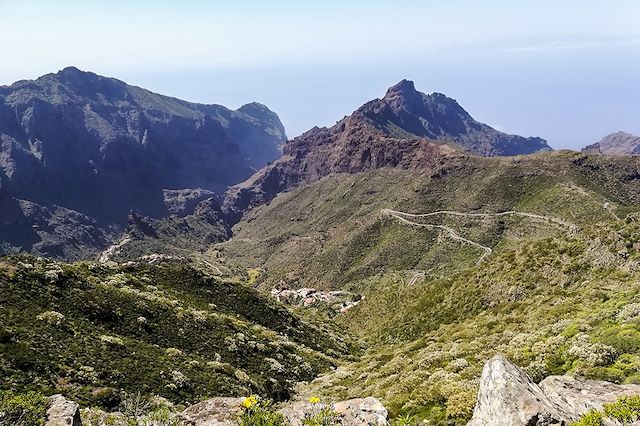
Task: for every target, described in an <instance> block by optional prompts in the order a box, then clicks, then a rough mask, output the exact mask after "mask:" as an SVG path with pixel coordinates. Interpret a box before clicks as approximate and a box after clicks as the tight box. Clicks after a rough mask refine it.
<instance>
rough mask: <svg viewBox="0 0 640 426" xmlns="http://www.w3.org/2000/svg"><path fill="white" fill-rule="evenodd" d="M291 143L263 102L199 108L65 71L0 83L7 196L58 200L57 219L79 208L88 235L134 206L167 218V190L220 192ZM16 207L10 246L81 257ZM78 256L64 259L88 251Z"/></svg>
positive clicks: (0, 184) (50, 226)
mask: <svg viewBox="0 0 640 426" xmlns="http://www.w3.org/2000/svg"><path fill="white" fill-rule="evenodd" d="M285 140H286V135H285V130H284V126H283V125H282V123H281V122H280V119H279V118H278V116H277V115H276V114H275V113H273V112H272V111H270V110H269V109H268V108H267V107H266V106H264V105H261V104H258V103H255V102H253V103H248V104H245V105H243V106H241V107H240V108H238V109H237V110H231V109H228V108H226V107H224V106H221V105H215V104H212V105H206V104H196V103H191V102H187V101H183V100H180V99H177V98H172V97H168V96H164V95H160V94H156V93H153V92H151V91H148V90H146V89H143V88H140V87H137V86H130V85H128V84H126V83H125V82H123V81H121V80H118V79H115V78H110V77H103V76H100V75H97V74H95V73H91V72H86V71H80V70H79V69H77V68H75V67H67V68H65V69H63V70H61V71H59V72H57V73H50V74H46V75H44V76H41V77H40V78H37V79H35V80H21V81H19V82H16V83H14V84H13V85H11V86H2V87H0V141H1V145H0V192H2V194H3V195H2V197H0V202H2V203H3V205H5V204H6V205H7V206H8V207H7V208H8V209H9V207H11V205H15V203H16V202H18V201H17V200H21V201H19V202H18V203H20V202H24V201H26V202H29V203H32V204H34V205H36V206H39V207H38V208H37V209H36V210H38V209H40V210H41V211H43V212H44V211H45V210H47V209H51V208H54V206H55V208H54V209H55V210H56V212H58V213H59V216H60V215H61V216H60V220H59V222H65V221H66V222H74V220H75V219H74V217H75V216H74V215H75V213H72V212H76V213H77V214H79V215H82V216H86V217H89V218H91V219H94V220H95V222H96V223H95V224H94V225H92V226H93V228H94V230H93V231H91V232H97V233H106V231H105V230H106V229H107V228H109V227H112V226H116V227H120V228H122V227H124V226H125V225H126V223H127V217H128V213H129V211H130V210H135V211H137V212H139V213H140V214H142V215H145V216H150V217H152V218H161V217H165V216H168V215H169V214H170V206H168V205H167V204H166V202H165V197H164V194H165V191H166V190H196V189H203V190H208V191H213V192H218V193H221V192H223V191H224V189H225V188H226V187H227V186H229V185H231V184H234V183H237V182H240V181H242V180H244V179H246V178H247V177H249V176H250V175H252V174H253V172H254V171H255V170H256V169H259V168H261V167H262V166H264V165H265V164H267V163H268V162H269V161H272V160H275V159H276V158H278V157H279V156H280V150H281V145H282V144H283V142H284V141H285ZM11 200H14V201H11ZM23 204H24V203H23ZM58 207H61V208H64V209H66V210H65V211H63V210H60V209H58ZM3 209H4V207H3ZM10 210H11V211H13V212H14V213H15V214H14V215H13V216H12V217H8V215H7V217H5V218H4V220H3V222H2V224H1V226H2V234H3V236H4V235H8V236H10V237H11V238H10V241H8V243H10V244H12V245H14V246H21V247H23V248H25V249H26V250H30V251H34V252H36V253H39V254H49V255H55V256H58V257H60V254H59V253H63V255H62V257H65V256H67V255H66V254H65V253H67V252H68V253H71V252H72V251H74V252H75V250H74V248H73V244H72V243H71V242H70V239H69V238H66V233H65V232H62V231H60V232H58V231H57V230H56V229H58V228H60V227H59V226H58V225H57V224H56V223H53V222H52V221H51V220H49V219H47V217H48V216H47V214H46V212H45V215H44V216H42V215H40V216H38V215H36V216H37V217H31V216H33V215H32V214H31V213H33V212H34V211H36V210H34V209H30V211H29V212H27V211H25V210H24V209H22V210H20V209H18V210H16V209H14V208H13V207H11V209H10ZM66 211H69V212H71V213H68V214H67V213H65V212H66ZM43 224H44V226H42V225H43ZM36 225H37V226H38V227H37V228H35V226H36ZM17 228H20V229H22V230H23V231H21V232H22V236H21V235H19V234H20V232H17V231H15V230H16V229H17ZM78 238H82V236H81V235H80V236H78ZM3 239H4V238H3ZM65 239H66V240H69V241H67V242H68V243H69V244H67V243H66V242H65ZM105 239H108V238H106V237H105ZM34 246H37V247H35V249H34ZM53 246H56V247H55V248H54V247H53ZM98 248H99V249H101V248H103V247H98ZM80 252H84V255H83V254H82V253H80ZM80 252H75V253H74V254H73V255H71V254H69V257H67V258H73V259H77V258H82V257H86V255H87V254H89V253H91V251H90V250H89V251H87V250H85V249H84V248H83V249H82V250H80Z"/></svg>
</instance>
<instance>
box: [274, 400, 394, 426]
mask: <svg viewBox="0 0 640 426" xmlns="http://www.w3.org/2000/svg"><path fill="white" fill-rule="evenodd" d="M325 407H326V406H325V405H324V404H320V403H316V404H311V403H310V402H306V401H296V402H293V403H288V404H287V405H286V406H285V407H284V408H282V409H281V410H280V412H281V413H282V415H284V417H285V419H286V420H287V422H288V423H289V424H290V425H291V426H302V425H303V424H304V423H303V420H304V419H305V416H307V415H309V414H313V413H314V412H317V411H318V410H320V409H323V408H325ZM331 409H332V410H333V412H335V413H336V415H337V418H338V421H339V422H340V424H341V425H342V426H385V425H386V424H387V416H388V412H387V409H386V408H385V407H384V405H382V403H381V402H380V401H378V400H377V399H376V398H373V397H367V398H356V399H349V400H346V401H340V402H336V403H335V404H332V405H331Z"/></svg>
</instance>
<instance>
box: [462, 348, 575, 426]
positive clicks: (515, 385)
mask: <svg viewBox="0 0 640 426" xmlns="http://www.w3.org/2000/svg"><path fill="white" fill-rule="evenodd" d="M566 418H567V414H566V413H564V412H563V410H562V408H561V407H560V406H558V405H556V404H555V403H554V402H552V401H551V400H549V398H547V396H546V395H545V394H544V393H543V392H542V390H541V389H540V387H539V386H538V385H536V384H535V383H534V382H533V380H531V378H530V377H529V376H528V375H527V373H525V372H524V371H523V370H521V369H520V368H518V367H516V366H515V365H514V364H512V363H510V362H509V361H507V360H506V359H505V358H504V357H502V356H500V355H497V356H495V357H493V358H492V359H491V360H489V361H488V362H487V363H486V364H485V366H484V369H483V371H482V378H481V379H480V391H479V392H478V400H477V402H476V407H475V409H474V411H473V417H472V418H471V421H470V422H469V423H468V425H467V426H520V425H522V426H543V425H545V426H546V425H562V424H564V421H565V419H566Z"/></svg>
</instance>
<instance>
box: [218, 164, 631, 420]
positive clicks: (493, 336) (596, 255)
mask: <svg viewBox="0 0 640 426" xmlns="http://www.w3.org/2000/svg"><path fill="white" fill-rule="evenodd" d="M637 170H638V160H637V159H635V158H629V157H626V158H623V157H619V158H610V157H596V156H586V155H583V154H579V153H570V152H557V153H550V154H540V155H533V156H526V157H514V158H492V159H480V158H475V157H469V158H464V159H453V160H452V161H451V162H449V163H446V164H442V165H441V167H440V168H439V169H438V170H434V171H432V172H424V173H418V172H416V171H403V170H397V169H381V170H375V171H370V172H366V173H361V174H356V175H333V176H329V177H327V178H324V179H322V180H321V181H319V182H317V183H315V184H312V185H309V186H306V187H303V188H299V189H297V190H294V191H292V192H290V193H285V194H281V195H280V196H278V197H277V198H276V199H275V200H273V201H272V202H271V203H270V204H269V205H265V206H262V207H260V208H257V209H255V210H253V211H252V212H250V214H249V215H248V216H247V217H246V218H245V219H243V221H242V222H240V223H239V224H238V225H236V226H235V227H234V229H233V231H234V237H233V238H232V239H231V240H230V241H228V242H225V243H222V244H219V245H216V246H215V247H214V249H212V253H213V252H214V250H215V253H216V254H218V255H219V253H220V252H221V253H223V255H224V258H226V259H227V260H228V261H230V262H234V261H235V262H236V263H237V264H238V265H240V266H242V267H245V268H262V269H261V270H262V271H263V273H262V275H261V277H260V278H258V280H259V282H260V286H262V287H263V288H270V287H272V286H274V285H281V284H282V283H286V284H288V285H289V286H292V287H303V286H312V287H313V286H317V287H318V288H325V289H348V290H351V291H355V292H359V293H361V294H362V295H364V299H363V300H362V302H360V303H359V304H358V305H357V306H356V307H354V308H352V309H351V310H349V311H347V312H346V313H343V314H340V315H338V316H337V317H335V319H336V321H337V322H338V323H339V324H341V325H343V326H345V327H347V328H348V329H350V330H351V331H353V332H354V333H356V334H357V335H358V336H360V338H361V340H362V341H363V342H366V344H367V345H368V350H367V353H366V354H365V355H364V356H363V357H362V358H361V359H360V360H359V361H357V362H346V363H343V364H342V365H341V367H340V368H338V369H337V370H336V371H333V372H330V373H328V374H326V375H324V376H321V377H320V378H319V379H317V380H316V381H314V382H313V383H312V384H311V385H309V386H304V387H302V388H301V389H299V391H300V392H301V393H303V394H322V395H324V396H325V397H326V398H330V399H334V400H338V399H343V398H347V397H358V396H362V395H373V396H376V397H379V398H381V399H382V400H383V402H384V403H385V404H386V405H387V406H388V408H389V409H390V411H391V413H392V415H394V416H395V415H398V414H413V415H416V418H417V419H428V420H430V421H432V422H433V423H432V424H466V422H467V421H468V419H469V417H470V415H471V411H472V409H473V406H474V403H475V397H476V392H477V383H478V379H479V376H480V372H481V369H482V365H483V363H484V362H485V361H486V360H487V359H488V358H490V357H491V356H493V355H494V354H495V353H497V352H502V353H504V354H505V355H507V356H508V357H509V359H511V360H512V361H515V362H516V363H517V364H518V365H522V366H525V367H526V368H527V370H528V371H529V372H530V374H531V375H532V376H533V377H534V378H536V379H542V378H543V377H545V376H546V375H549V374H562V373H565V372H570V373H573V374H579V375H582V376H586V377H590V378H598V379H605V380H610V381H614V382H634V383H635V382H638V383H640V343H639V342H640V334H639V333H640V308H638V306H640V303H639V302H640V296H637V295H636V294H637V292H638V289H639V287H638V282H640V280H639V278H640V263H639V260H640V241H637V238H638V235H640V234H639V231H640V215H638V214H637V213H636V212H638V210H639V206H640V185H639V181H638V179H637V175H638V172H637ZM605 203H608V204H606V206H607V208H605ZM383 209H393V210H395V211H400V212H405V213H430V212H436V211H440V210H446V211H452V212H454V213H455V212H458V213H463V214H467V213H473V214H478V213H499V212H505V211H515V212H524V213H527V214H532V215H537V216H539V217H527V216H522V215H504V216H492V215H489V216H481V217H479V216H459V215H455V214H450V213H449V214H437V215H434V216H429V217H411V216H406V215H405V216H401V217H405V218H408V219H410V221H411V222H414V223H417V224H422V225H428V226H431V228H430V229H429V228H428V227H421V226H412V225H410V224H408V223H404V222H402V221H401V220H399V219H398V218H397V217H394V216H390V215H389V214H385V213H384V211H383ZM434 225H437V226H442V227H444V228H433V226H434ZM446 228H449V229H451V230H452V231H453V232H454V233H455V234H456V235H458V236H460V237H461V238H464V239H468V240H470V241H472V242H474V243H476V244H477V245H480V246H485V247H488V248H490V249H492V253H491V254H490V255H488V256H487V257H486V258H484V260H483V261H482V262H480V263H478V260H479V259H480V257H481V256H482V255H483V253H484V251H483V249H481V248H479V247H478V246H474V245H472V244H469V243H465V242H461V241H459V240H456V239H454V238H452V237H451V235H450V233H449V232H447V231H445V229H446Z"/></svg>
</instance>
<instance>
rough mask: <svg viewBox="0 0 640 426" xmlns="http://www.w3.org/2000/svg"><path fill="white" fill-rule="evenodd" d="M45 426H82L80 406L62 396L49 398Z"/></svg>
mask: <svg viewBox="0 0 640 426" xmlns="http://www.w3.org/2000/svg"><path fill="white" fill-rule="evenodd" d="M45 426H82V420H81V419H80V406H79V405H78V404H76V403H75V402H72V401H68V400H67V399H66V398H65V397H64V396H62V395H53V396H50V397H49V409H48V410H47V422H46V423H45Z"/></svg>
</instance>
